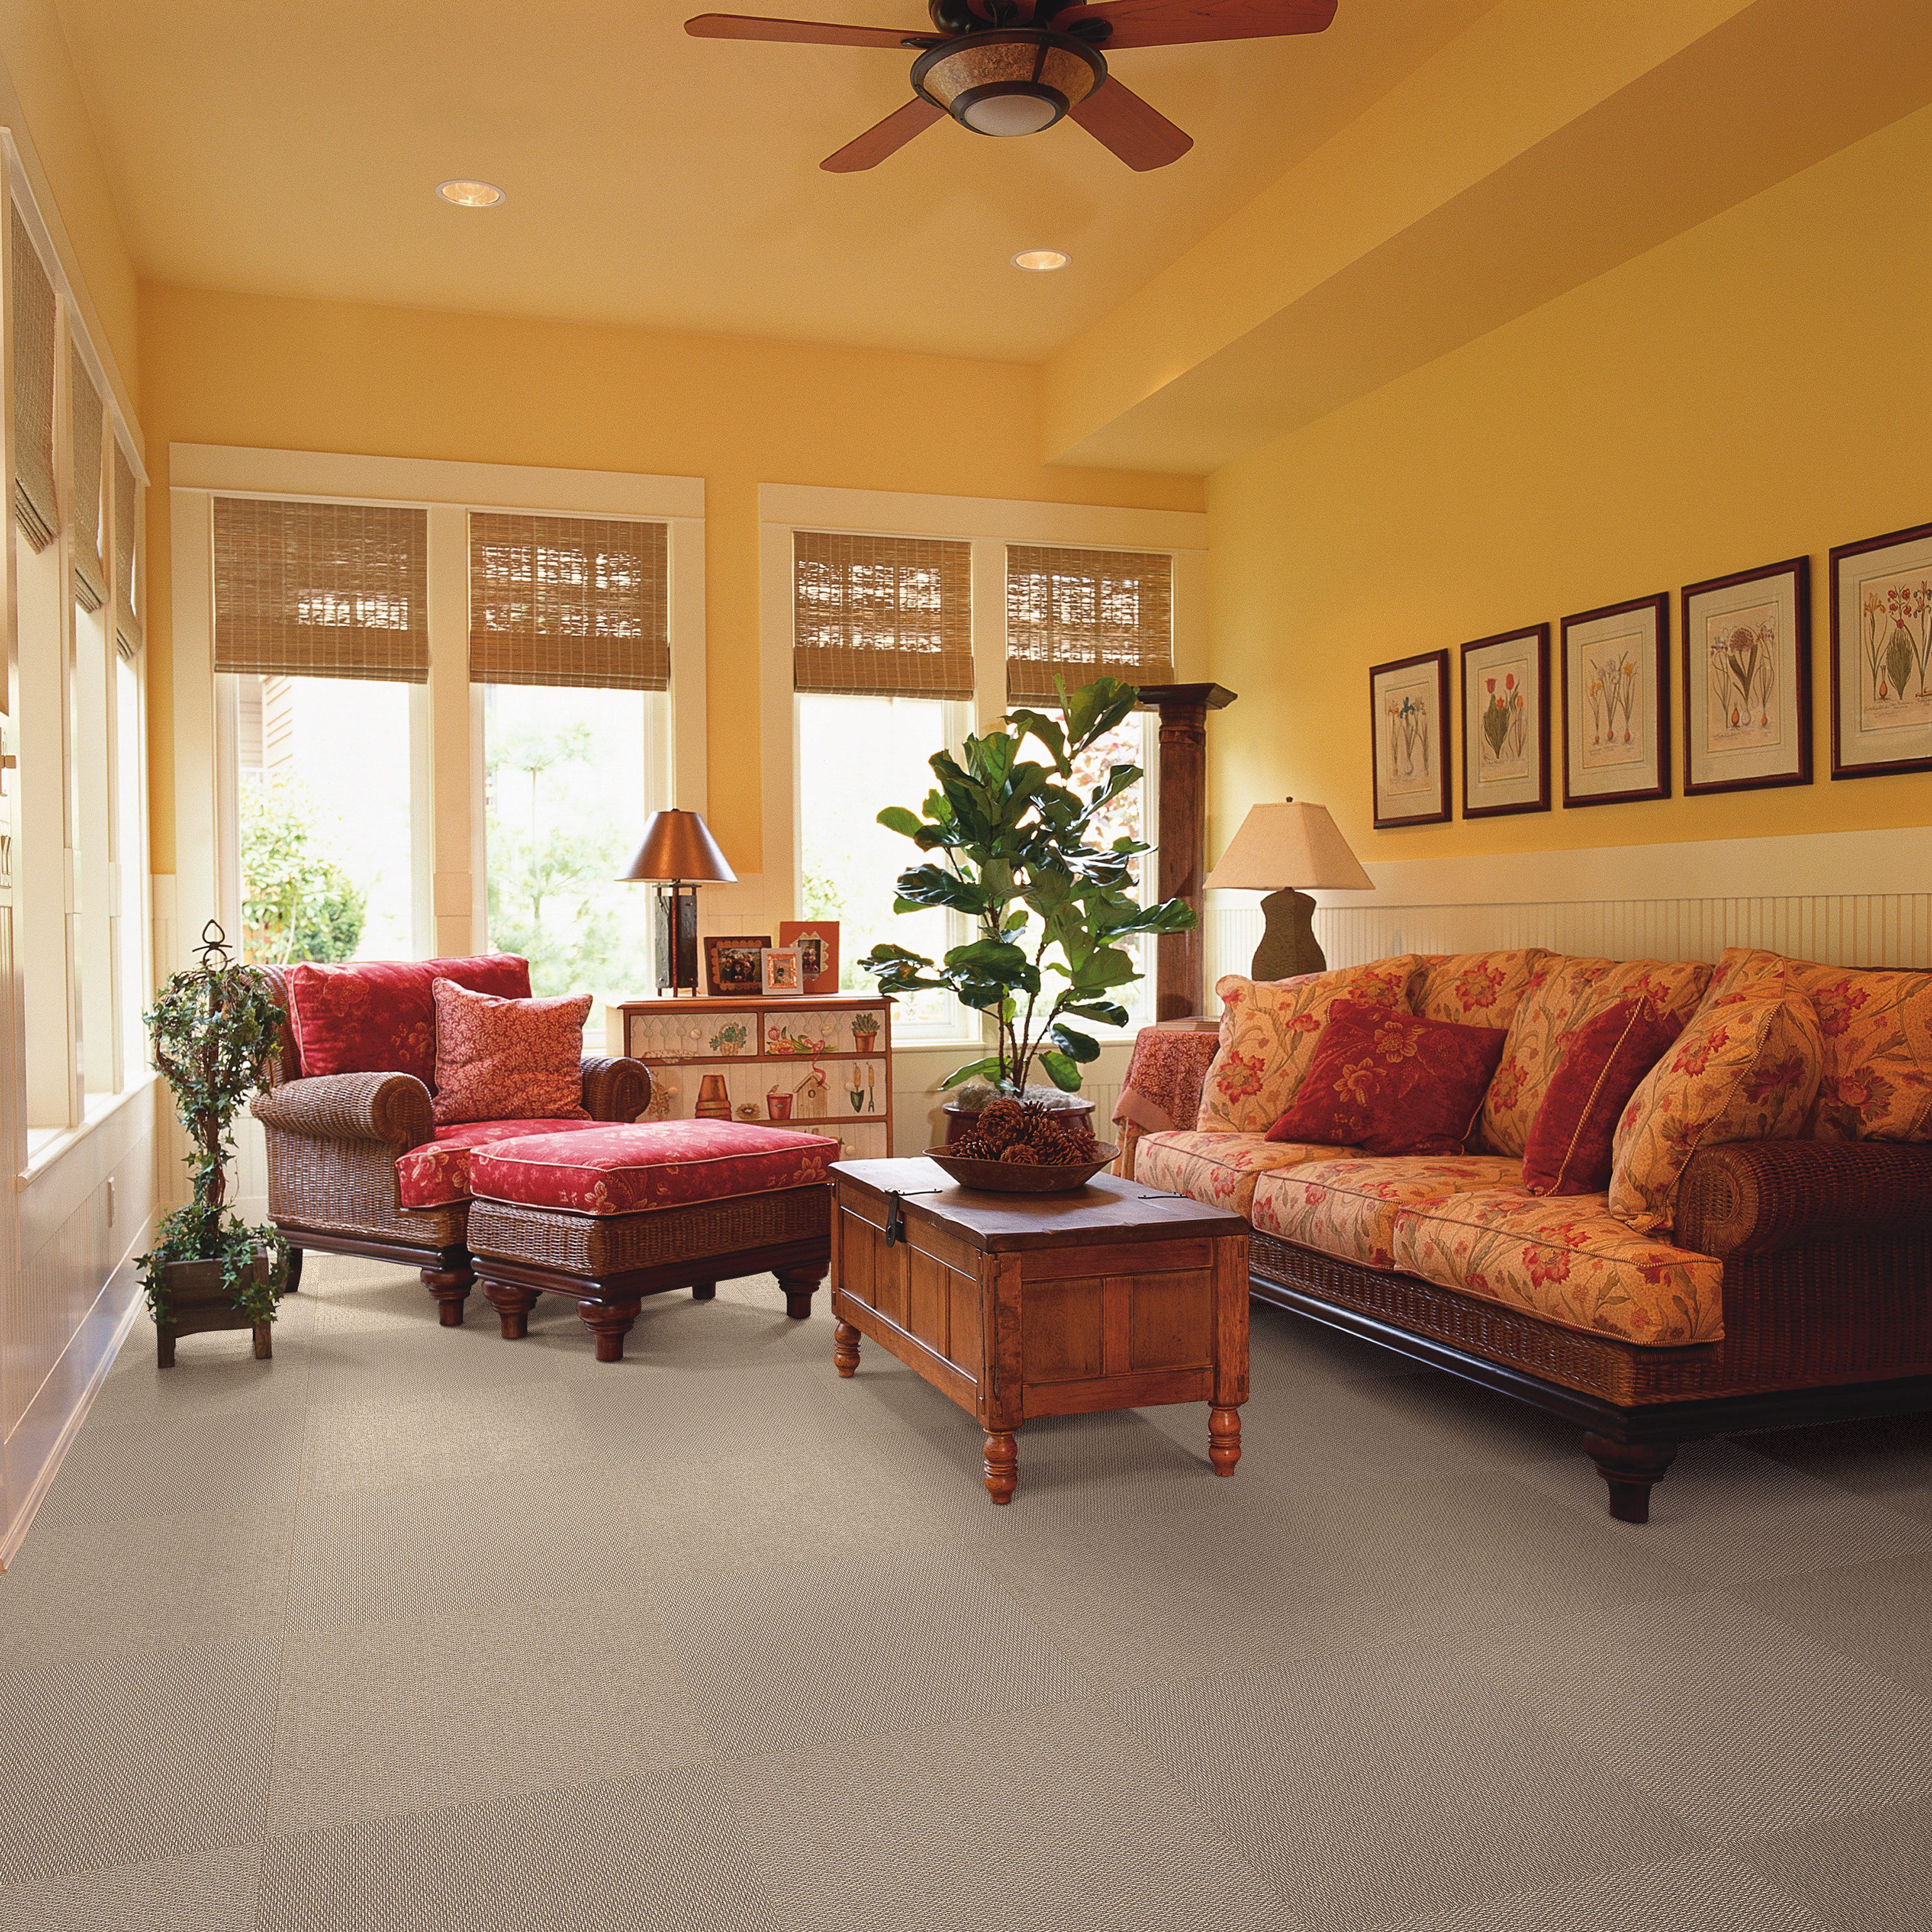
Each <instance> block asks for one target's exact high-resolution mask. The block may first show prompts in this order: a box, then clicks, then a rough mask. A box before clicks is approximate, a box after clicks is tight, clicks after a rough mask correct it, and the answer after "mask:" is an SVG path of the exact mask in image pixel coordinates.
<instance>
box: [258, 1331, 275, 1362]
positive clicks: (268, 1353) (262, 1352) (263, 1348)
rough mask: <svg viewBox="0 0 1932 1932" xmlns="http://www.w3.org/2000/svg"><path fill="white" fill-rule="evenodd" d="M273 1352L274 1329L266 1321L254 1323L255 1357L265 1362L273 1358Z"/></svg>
mask: <svg viewBox="0 0 1932 1932" xmlns="http://www.w3.org/2000/svg"><path fill="white" fill-rule="evenodd" d="M274 1355H275V1330H274V1329H273V1328H271V1327H270V1326H269V1324H268V1323H267V1322H257V1323H256V1324H255V1359H256V1361H258V1362H266V1361H271V1360H272V1359H273V1358H274Z"/></svg>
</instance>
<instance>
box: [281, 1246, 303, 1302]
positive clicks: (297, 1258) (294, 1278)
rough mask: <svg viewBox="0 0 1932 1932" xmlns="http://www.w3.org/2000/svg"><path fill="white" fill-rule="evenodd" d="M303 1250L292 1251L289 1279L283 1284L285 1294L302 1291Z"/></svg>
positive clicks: (294, 1249) (290, 1252) (290, 1253)
mask: <svg viewBox="0 0 1932 1932" xmlns="http://www.w3.org/2000/svg"><path fill="white" fill-rule="evenodd" d="M301 1288H302V1250H301V1249H300V1248H291V1249H290V1250H289V1278H288V1280H286V1281H285V1282H284V1283H282V1292H283V1293H284V1295H294V1294H296V1293H298V1292H299V1291H300V1289H301Z"/></svg>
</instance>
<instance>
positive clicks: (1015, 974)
mask: <svg viewBox="0 0 1932 1932" xmlns="http://www.w3.org/2000/svg"><path fill="white" fill-rule="evenodd" d="M1055 682H1056V684H1057V685H1058V690H1059V694H1060V715H1059V716H1058V718H1052V717H1049V716H1047V715H1045V714H1044V713H1043V712H1038V711H1030V710H1025V709H1016V710H1013V711H1010V712H1008V713H1007V715H1006V716H1005V717H1004V718H1003V719H1001V721H1000V723H999V724H998V726H997V727H995V729H994V730H991V731H989V732H988V733H986V734H985V735H984V736H980V737H969V738H968V739H967V740H966V744H965V755H964V757H963V758H955V757H953V754H951V753H950V752H949V751H941V753H939V754H938V756H937V757H934V758H933V759H932V760H930V761H929V762H930V763H931V765H932V772H933V775H934V776H935V778H937V779H938V781H939V782H938V788H937V789H936V790H934V791H933V792H932V793H930V794H929V796H928V797H927V799H926V802H925V805H924V806H923V807H922V811H920V812H914V811H909V810H908V809H907V808H906V807H904V806H903V805H890V806H888V807H887V808H886V810H884V811H882V812H880V814H879V817H878V822H879V823H880V824H881V825H883V826H886V828H887V829H889V830H890V831H893V832H900V833H902V834H903V835H904V836H905V837H906V838H910V840H911V841H913V844H915V845H916V846H917V847H919V850H920V851H922V852H923V853H929V854H930V855H931V856H929V858H928V859H926V860H925V861H924V862H922V863H920V864H918V865H913V866H912V867H910V868H908V869H907V871H904V872H901V874H899V876H898V880H897V882H896V886H897V894H898V895H897V897H896V898H895V899H894V900H893V901H892V910H894V911H895V912H897V913H907V912H919V911H923V910H926V909H927V908H928V907H934V906H938V907H944V909H945V910H948V911H950V912H958V913H964V914H965V915H966V916H967V917H968V919H971V921H972V922H973V924H974V935H973V937H972V938H971V939H969V940H968V941H967V942H966V943H965V944H964V945H962V946H956V947H953V949H952V950H950V952H948V953H947V954H946V956H944V959H940V960H938V961H937V962H935V961H934V960H932V959H929V958H927V957H926V956H924V955H922V954H920V953H913V952H910V951H908V950H907V949H906V948H905V947H902V946H888V945H880V946H875V947H873V948H872V950H871V952H869V953H867V954H866V956H865V958H864V959H862V960H860V961H859V967H860V969H861V970H862V971H865V972H868V973H870V974H872V975H873V976H874V977H875V978H876V979H877V981H878V983H879V990H880V992H882V993H888V994H890V993H916V992H926V991H929V990H943V991H944V992H950V993H951V994H952V995H953V996H954V997H955V998H956V999H957V1000H958V1001H959V1003H960V1004H962V1006H964V1007H968V1008H970V1009H971V1010H972V1011H973V1012H974V1013H983V1014H985V1015H986V1016H987V1017H988V1018H989V1019H990V1020H992V1022H993V1024H994V1026H995V1030H996V1032H997V1036H998V1047H997V1049H996V1050H995V1052H992V1053H990V1054H988V1055H986V1056H984V1057H983V1058H980V1059H978V1060H974V1061H971V1062H969V1063H968V1064H967V1065H965V1066H964V1067H956V1068H955V1069H954V1070H953V1073H951V1074H950V1075H949V1076H947V1079H946V1081H945V1082H944V1085H946V1086H947V1087H949V1088H950V1087H956V1086H957V1085H959V1084H960V1083H961V1082H963V1081H967V1080H972V1079H983V1080H986V1081H988V1082H991V1083H992V1085H995V1087H996V1088H999V1089H1000V1090H1001V1091H1004V1092H1007V1093H1019V1092H1021V1091H1024V1089H1025V1087H1026V1085H1027V1082H1028V1080H1029V1079H1030V1078H1031V1075H1032V1073H1033V1070H1034V1067H1035V1066H1036V1065H1037V1066H1038V1067H1039V1069H1040V1071H1042V1072H1043V1073H1045V1074H1046V1076H1047V1078H1048V1079H1049V1080H1051V1081H1052V1082H1053V1084H1054V1085H1055V1086H1056V1087H1058V1088H1060V1089H1061V1091H1063V1092H1066V1093H1074V1092H1076V1091H1078V1090H1079V1086H1080V1078H1081V1076H1080V1070H1081V1068H1082V1067H1083V1066H1084V1065H1085V1064H1087V1063H1088V1062H1089V1061H1092V1060H1094V1059H1095V1058H1097V1056H1098V1055H1099V1053H1100V1043H1099V1041H1097V1040H1095V1039H1094V1036H1093V1035H1092V1034H1091V1033H1088V1032H1086V1031H1083V1030H1082V1024H1081V1023H1082V1022H1085V1023H1087V1024H1088V1025H1103V1026H1124V1025H1126V1024H1127V1009H1126V1008H1125V1007H1123V1006H1122V1005H1121V1003H1120V999H1119V995H1120V992H1121V989H1122V988H1124V987H1126V986H1131V985H1132V984H1133V983H1134V981H1135V980H1138V979H1139V977H1141V974H1140V971H1139V968H1138V967H1137V965H1136V963H1135V959H1134V955H1133V953H1132V952H1131V951H1130V950H1129V948H1128V947H1127V946H1126V945H1125V944H1124V943H1123V942H1124V941H1127V940H1130V939H1133V938H1137V937H1139V935H1142V934H1146V933H1163V932H1186V931H1187V929H1189V928H1190V927H1191V926H1193V924H1194V923H1195V916H1194V912H1193V908H1192V907H1190V906H1189V905H1188V904H1187V903H1186V902H1185V901H1183V900H1181V899H1178V898H1177V899H1166V900H1163V901H1162V902H1161V903H1160V904H1158V905H1151V906H1150V905H1143V904H1142V903H1141V901H1140V900H1139V897H1138V896H1137V895H1136V892H1135V890H1134V877H1133V859H1134V858H1135V857H1136V855H1137V854H1139V853H1143V852H1146V851H1148V850H1151V849H1152V848H1151V847H1149V846H1148V845H1145V844H1142V843H1140V842H1139V841H1136V840H1134V839H1132V838H1115V839H1113V840H1112V841H1110V842H1109V843H1108V844H1100V843H1098V842H1096V841H1092V840H1091V838H1090V834H1091V832H1092V831H1093V829H1094V826H1095V824H1096V822H1097V820H1100V817H1101V816H1102V814H1103V813H1104V812H1105V811H1106V807H1107V806H1108V805H1109V803H1110V802H1112V800H1113V799H1116V798H1118V796H1120V795H1121V793H1122V792H1124V791H1125V790H1127V787H1129V786H1130V785H1131V784H1133V783H1134V782H1135V781H1136V780H1137V779H1139V778H1140V776H1141V775H1142V773H1141V768H1140V766H1138V765H1132V764H1113V765H1109V766H1108V767H1107V768H1106V772H1105V773H1104V775H1103V776H1102V778H1101V779H1100V782H1099V783H1098V784H1096V785H1094V786H1093V787H1091V788H1090V789H1088V790H1086V791H1085V793H1082V791H1081V790H1079V788H1078V787H1076V784H1075V782H1074V778H1075V772H1074V763H1075V760H1076V759H1078V758H1079V757H1080V755H1081V754H1082V753H1083V752H1085V751H1088V749H1089V748H1091V747H1092V746H1093V745H1095V744H1096V743H1097V742H1098V741H1099V740H1100V739H1102V738H1104V737H1105V736H1106V734H1107V733H1109V731H1111V730H1112V729H1113V728H1114V727H1115V725H1117V724H1119V723H1120V722H1121V720H1122V719H1123V718H1125V717H1126V716H1127V714H1128V712H1130V711H1131V710H1132V709H1133V707H1134V705H1135V703H1136V691H1135V690H1134V688H1133V685H1128V684H1123V683H1121V682H1120V681H1119V680H1118V679H1115V678H1111V677H1103V678H1098V679H1095V681H1094V682H1093V683H1091V684H1089V685H1083V686H1082V688H1080V689H1079V690H1078V691H1075V692H1074V693H1073V694H1072V696H1069V695H1068V694H1067V687H1066V685H1065V684H1064V682H1061V681H1060V680H1058V679H1056V680H1055ZM1029 740H1031V741H1032V742H1033V743H1034V745H1037V747H1038V748H1039V750H1040V753H1041V754H1043V756H1041V757H1028V755H1026V753H1027V750H1028V741H1029Z"/></svg>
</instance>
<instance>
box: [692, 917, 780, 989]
mask: <svg viewBox="0 0 1932 1932" xmlns="http://www.w3.org/2000/svg"><path fill="white" fill-rule="evenodd" d="M771 943H772V936H771V935H770V934H769V932H766V933H760V934H757V935H746V934H739V935H735V936H731V937H725V936H721V935H718V934H715V933H714V934H713V935H712V936H711V937H710V938H708V939H706V941H705V942H704V990H705V991H706V992H707V993H709V995H710V996H711V997H712V998H713V999H714V1000H732V999H744V998H757V997H759V996H760V995H761V994H762V993H763V990H764V968H763V964H762V963H761V962H760V959H759V957H758V956H759V955H760V953H763V951H764V950H765V949H766V947H769V945H770V944H771Z"/></svg>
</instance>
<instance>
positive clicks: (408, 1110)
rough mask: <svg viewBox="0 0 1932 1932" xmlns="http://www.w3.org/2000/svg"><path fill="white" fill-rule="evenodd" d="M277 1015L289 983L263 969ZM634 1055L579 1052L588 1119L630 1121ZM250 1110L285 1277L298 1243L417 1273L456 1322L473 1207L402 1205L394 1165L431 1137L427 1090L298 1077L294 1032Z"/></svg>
mask: <svg viewBox="0 0 1932 1932" xmlns="http://www.w3.org/2000/svg"><path fill="white" fill-rule="evenodd" d="M266 971H267V973H268V976H269V980H270V981H271V982H272V985H273V987H274V989H275V997H276V998H277V999H278V1001H280V1002H281V1006H282V1009H283V1010H284V1012H285V1013H286V1012H287V1010H288V989H287V983H286V981H285V980H284V977H283V975H282V974H281V971H279V970H278V969H277V968H273V967H271V968H267V969H266ZM650 1095H651V1077H650V1074H649V1071H648V1070H646V1067H644V1065H643V1063H642V1062H641V1061H635V1060H625V1059H614V1058H605V1057H604V1056H601V1055H586V1056H585V1058H584V1061H583V1108H584V1111H585V1112H586V1113H588V1114H589V1116H590V1118H592V1120H594V1121H634V1120H635V1119H636V1118H637V1116H638V1115H640V1114H641V1113H642V1112H643V1110H644V1109H645V1107H646V1106H647V1105H648V1104H649V1100H650ZM251 1111H252V1112H254V1115H255V1117H256V1118H257V1120H259V1121H260V1122H261V1123H262V1126H263V1130H264V1133H265V1136H266V1139H267V1142H268V1154H269V1219H270V1220H272V1221H273V1222H274V1223H275V1226H277V1227H278V1229H281V1232H282V1234H283V1235H284V1237H285V1238H287V1241H288V1243H289V1246H290V1265H289V1285H290V1287H291V1288H292V1289H293V1288H294V1287H296V1286H299V1283H300V1282H301V1280H302V1255H303V1252H304V1250H307V1249H309V1248H316V1249H319V1250H321V1251H322V1252H323V1253H327V1254H342V1255H362V1256H366V1257H368V1259H371V1260H372V1261H385V1262H401V1263H402V1264H403V1265H404V1266H405V1267H409V1268H417V1269H419V1270H420V1271H421V1272H422V1282H423V1286H425V1288H426V1289H428V1291H429V1292H430V1294H431V1296H432V1297H433V1298H434V1300H435V1301H436V1304H437V1318H438V1319H439V1320H440V1322H441V1323H442V1325H443V1326H444V1327H445V1328H458V1327H460V1326H461V1325H462V1322H463V1304H464V1303H465V1301H466V1300H467V1299H468V1297H469V1292H470V1289H471V1287H472V1286H473V1284H474V1283H475V1270H474V1268H472V1265H471V1257H470V1253H469V1247H468V1229H469V1202H466V1201H461V1202H452V1203H451V1204H449V1205H446V1206H443V1207H437V1208H405V1207H404V1205H403V1204H402V1197H401V1193H400V1192H399V1190H398V1184H397V1180H396V1163H397V1161H398V1160H399V1159H401V1157H402V1156H403V1155H404V1154H407V1153H408V1152H409V1151H410V1149H411V1148H417V1147H421V1146H422V1145H424V1144H425V1142H428V1141H431V1140H434V1139H435V1137H436V1121H435V1116H434V1112H433V1111H432V1109H431V1101H430V1094H429V1089H428V1088H427V1087H425V1085H423V1083H422V1082H421V1081H420V1080H419V1079H416V1077H415V1076H414V1075H413V1074H408V1073H329V1074H322V1075H309V1076H304V1075H303V1074H302V1072H301V1070H300V1061H299V1058H298V1057H297V1055H296V1047H295V1043H294V1040H293V1037H292V1036H291V1035H290V1034H288V1033H287V1031H284V1036H283V1041H282V1049H281V1053H280V1054H279V1055H277V1056H276V1057H275V1058H274V1059H273V1060H272V1061H271V1062H270V1064H269V1085H268V1088H267V1089H266V1091H264V1092H263V1093H261V1094H258V1095H257V1097H256V1098H255V1100H254V1103H253V1105H252V1108H251Z"/></svg>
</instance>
